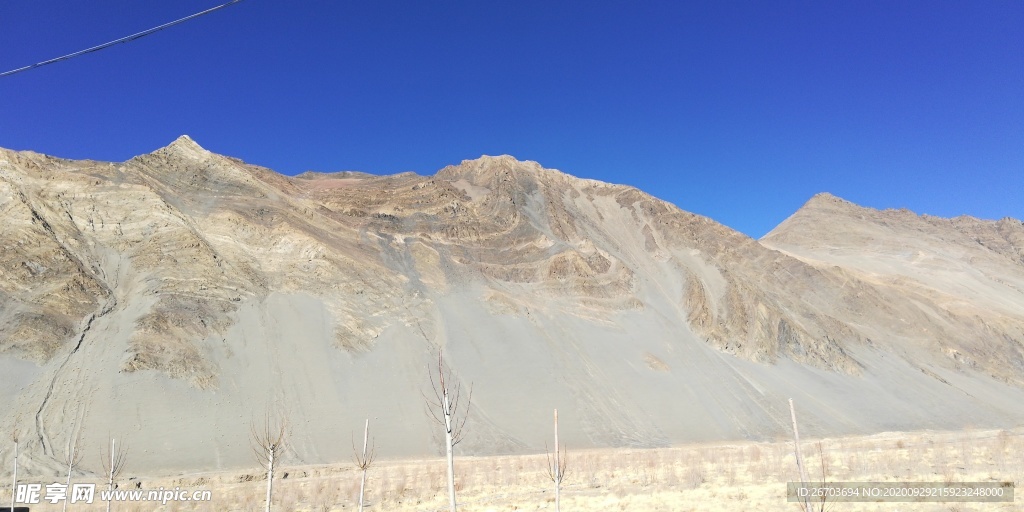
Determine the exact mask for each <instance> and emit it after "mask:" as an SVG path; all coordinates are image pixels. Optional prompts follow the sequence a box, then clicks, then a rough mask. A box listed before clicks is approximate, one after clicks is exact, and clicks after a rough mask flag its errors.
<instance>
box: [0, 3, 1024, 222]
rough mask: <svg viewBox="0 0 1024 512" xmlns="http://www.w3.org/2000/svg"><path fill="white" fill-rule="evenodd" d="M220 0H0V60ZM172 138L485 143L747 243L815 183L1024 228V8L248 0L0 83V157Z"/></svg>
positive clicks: (108, 149)
mask: <svg viewBox="0 0 1024 512" xmlns="http://www.w3.org/2000/svg"><path fill="white" fill-rule="evenodd" d="M218 3H220V0H213V1H199V0H180V1H175V2H148V1H146V2H143V1H139V0H92V1H89V2H69V1H51V0H31V1H29V0H5V1H4V2H2V3H0V68H2V69H0V71H6V70H8V69H13V68H17V67H21V66H23V65H27V64H31V63H34V62H38V61H41V60H45V59H48V58H52V57H56V56H58V55H63V54H66V53H69V52H72V51H76V50H80V49H83V48H85V47H89V46H93V45H96V44H99V43H103V42H106V41H109V40H112V39H116V38H118V37H122V36H125V35H128V34H131V33H134V32H137V31H141V30H144V29H147V28H150V27H152V26H155V25H159V24H161V23H164V22H167V21H171V20H173V19H176V18H180V17H183V16H186V15H188V14H192V13H193V12H196V11H200V10H202V9H205V8H208V7H212V6H213V5H216V4H218ZM183 133H187V134H189V135H191V136H192V137H193V138H195V139H196V140H197V141H198V142H199V143H200V144H202V145H203V146H205V147H206V148H207V149H210V150H212V151H215V152H218V153H223V154H227V155H231V156H235V157H238V158H241V159H243V160H246V161H248V162H251V163H255V164H260V165H265V166H268V167H270V168H273V169H275V170H277V171H279V172H282V173H285V174H296V173H299V172H302V171H305V170H320V171H334V170H362V171H367V172H373V173H394V172H403V171H410V170H411V171H415V172H418V173H420V174H432V173H433V172H435V171H436V170H438V169H440V168H442V167H443V166H445V165H447V164H451V163H458V162H459V161H461V160H463V159H467V158H475V157H477V156H480V155H482V154H490V155H494V154H510V155H513V156H515V157H517V158H519V159H524V160H536V161H538V162H540V163H541V164H543V165H544V166H546V167H551V168H557V169H560V170H562V171H565V172H567V173H570V174H573V175H576V176H580V177H585V178H592V179H599V180H603V181H608V182H614V183H625V184H629V185H634V186H637V187H639V188H641V189H643V190H645V191H647V192H650V193H652V194H654V195H656V196H658V197H660V198H662V199H665V200H668V201H671V202H673V203H675V204H677V205H678V206H679V207H681V208H683V209H684V210H689V211H692V212H696V213H700V214H703V215H707V216H710V217H712V218H714V219H715V220H718V221H719V222H722V223H724V224H726V225H728V226H730V227H733V228H735V229H738V230H740V231H742V232H744V233H746V234H748V235H751V236H753V237H755V238H756V237H760V236H761V235H763V234H764V233H766V232H767V231H769V230H770V229H771V228H773V227H774V226H775V225H777V224H778V223H779V222H781V221H782V220H783V219H785V218H786V217H787V216H788V215H790V214H791V213H792V212H793V211H795V210H796V209H797V208H799V207H800V205H802V204H803V203H804V202H805V201H806V200H807V199H808V198H810V197H811V196H812V195H814V194H815V193H818V192H823V191H828V192H831V193H833V194H836V195H839V196H841V197H844V198H846V199H849V200H851V201H854V202H857V203H859V204H863V205H866V206H872V207H876V208H889V207H892V208H900V207H906V208H910V209H912V210H914V211H916V212H918V213H930V214H934V215H941V216H956V215H959V214H969V215H974V216H977V217H981V218H991V219H995V218H1000V217H1004V216H1012V217H1016V218H1018V219H1021V218H1024V2H1021V1H1019V0H1012V1H999V0H993V1H983V2H977V1H970V2H946V1H935V0H930V1H922V2H911V1H884V2H883V1H871V0H858V1H852V0H851V1H843V2H838V1H820V0H819V1H808V2H791V1H781V2H778V1H776V2H737V1H728V0H721V1H717V0H716V1H701V2H675V1H673V2H598V1H588V2H581V1H576V2H531V1H515V2H513V1H493V2H458V1H453V2H387V1H383V2H347V1H337V0H310V1H302V2H284V1H271V0H245V1H243V2H241V3H239V4H237V5H234V6H231V7H229V8H227V9H223V10H221V11H218V12H215V13H212V14H210V15H208V16H205V17H202V18H199V19H197V20H194V21H191V22H189V23H185V24H182V25H179V26H176V27H172V28H170V29H168V30H165V31H162V32H159V33H156V34H154V35H151V36H149V37H147V38H144V39H140V40H137V41H134V42H131V43H127V44H123V45H117V46H115V47H112V48H110V49H107V50H104V51H101V52H97V53H93V54H89V55H85V56H83V57H79V58H77V59H73V60H70V61H67V62H61V63H57V64H53V65H50V66H46V67H43V68H39V69H36V70H32V71H28V72H25V73H20V74H18V75H13V76H10V77H6V78H0V147H6V148H10V149H31V150H35V151H39V152H43V153H48V154H52V155H57V156H62V157H68V158H92V159H99V160H114V161H120V160H126V159H128V158H130V157H132V156H134V155H137V154H141V153H146V152H149V151H152V150H154V149H156V148H158V147H160V146H164V145H166V144H167V143H169V142H170V141H172V140H173V139H174V138H175V137H177V136H178V135H180V134H183Z"/></svg>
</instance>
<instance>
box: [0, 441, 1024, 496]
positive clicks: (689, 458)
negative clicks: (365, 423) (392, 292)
mask: <svg viewBox="0 0 1024 512" xmlns="http://www.w3.org/2000/svg"><path fill="white" fill-rule="evenodd" d="M819 445H820V452H819ZM802 446H803V449H804V456H805V458H806V459H807V462H808V468H809V478H810V479H811V480H814V481H820V480H821V479H822V466H824V478H825V479H826V480H828V481H890V482H895V481H921V482H958V481H961V482H963V481H1009V482H1014V484H1015V486H1018V487H1019V484H1020V483H1021V482H1024V429H1014V430H983V431H982V430H967V431H962V432H930V431H929V432H899V433H885V434H878V435H873V436H862V437H845V438H834V439H820V440H816V439H808V440H806V441H805V442H803V443H802ZM569 456H570V464H569V468H570V469H569V471H570V472H569V475H568V477H567V479H566V483H565V485H564V486H563V492H562V510H565V511H567V512H569V511H587V512H597V511H636V512H654V511H665V512H669V511H672V512H685V511H772V510H789V511H798V510H801V509H800V507H799V506H798V505H797V504H794V503H787V502H786V499H785V482H787V481H793V480H798V479H799V477H798V473H797V470H796V464H795V457H794V455H793V444H792V442H791V441H789V440H782V439H780V440H779V441H777V442H769V443H754V442H744V443H731V444H697V445H685V446H678V447H673V448H662V449H650V450H625V449H617V450H611V449H607V450H587V451H575V452H572V451H570V452H569ZM129 462H130V461H129ZM822 462H824V464H822ZM545 464H546V458H545V456H544V455H539V456H537V455H534V456H496V457H461V458H458V459H457V460H456V473H457V475H456V477H457V488H458V492H459V503H460V510H465V511H467V512H470V511H479V512H490V511H495V512H497V511H501V512H504V511H534V510H554V498H553V491H552V489H551V484H550V481H549V480H548V477H547V472H546V470H545ZM129 471H130V468H129ZM278 475H279V477H278V478H279V479H278V480H277V481H276V483H275V492H274V498H275V499H274V510H280V511H309V512H326V511H333V512H337V511H343V510H346V511H347V510H354V509H356V508H357V507H356V503H357V494H358V489H359V482H358V473H357V471H356V470H355V469H354V468H353V467H352V466H351V465H345V464H338V465H328V466H300V467H296V466H288V465H287V464H285V465H284V466H283V468H282V470H281V471H280V472H279V473H278ZM130 478H131V480H129V479H130ZM61 480H63V479H61ZM99 480H100V479H99V478H95V479H89V478H87V477H81V478H76V479H75V480H74V481H75V482H98V481H99ZM34 481H37V482H40V483H43V484H46V483H52V481H53V480H45V479H43V480H40V479H35V480H34ZM121 485H122V487H124V486H126V485H127V486H130V487H135V486H136V485H138V486H139V487H140V488H142V489H155V488H158V487H164V488H174V487H180V488H182V489H189V490H198V489H208V490H210V491H211V492H212V496H213V500H212V501H211V502H208V503H202V504H199V503H185V502H170V503H167V504H166V505H162V506H161V505H159V504H153V503H115V504H114V507H113V510H117V511H131V512H135V511H138V512H141V511H148V510H162V511H185V510H199V511H217V512H220V511H257V510H262V509H263V508H262V507H263V501H262V500H263V497H264V493H265V488H266V481H265V479H263V477H261V476H260V474H259V472H258V471H256V469H255V468H254V469H253V470H252V471H248V472H246V471H226V472H219V473H203V474H190V475H182V476H161V477H151V478H145V477H127V478H124V479H122V481H121ZM445 485H446V484H445V467H444V460H443V458H437V459H429V460H381V461H378V462H376V463H375V464H374V466H373V468H372V469H371V470H370V473H369V479H368V482H367V492H368V502H369V504H370V506H369V507H368V509H367V510H370V511H395V512H403V511H410V512H411V511H443V510H447V495H446V490H445ZM9 492H10V491H9V489H4V492H3V493H2V496H4V497H3V498H2V499H3V501H2V503H4V504H6V503H7V500H9V496H10V494H9ZM59 507H60V505H59V504H58V505H49V504H45V505H40V506H33V507H32V510H60V508H59ZM104 508H105V505H100V504H94V505H92V506H89V505H81V504H73V505H69V506H68V510H75V511H77V510H102V509H104ZM825 509H826V510H836V511H886V512H894V511H899V512H906V511H936V512H938V511H941V512H966V511H975V510H978V511H988V510H998V511H1011V510H1012V511H1016V510H1024V501H1022V500H1021V499H1020V498H1018V499H1017V500H1015V502H1014V503H925V504H908V503H828V504H826V506H825ZM816 510H817V509H816Z"/></svg>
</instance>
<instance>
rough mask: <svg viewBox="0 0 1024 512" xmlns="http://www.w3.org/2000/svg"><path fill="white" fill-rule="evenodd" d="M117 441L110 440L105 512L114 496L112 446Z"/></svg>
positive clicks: (108, 511) (108, 510)
mask: <svg viewBox="0 0 1024 512" xmlns="http://www.w3.org/2000/svg"><path fill="white" fill-rule="evenodd" d="M116 444H117V440H115V439H111V440H110V475H109V477H108V478H107V512H110V502H111V498H113V494H114V446H115V445H116Z"/></svg>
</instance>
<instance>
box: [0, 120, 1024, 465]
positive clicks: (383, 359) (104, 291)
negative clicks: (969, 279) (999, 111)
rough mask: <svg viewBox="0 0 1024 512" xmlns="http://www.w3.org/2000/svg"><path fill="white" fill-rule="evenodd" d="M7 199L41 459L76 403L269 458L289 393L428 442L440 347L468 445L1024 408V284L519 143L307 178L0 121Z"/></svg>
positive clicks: (14, 397) (620, 439)
mask: <svg viewBox="0 0 1024 512" xmlns="http://www.w3.org/2000/svg"><path fill="white" fill-rule="evenodd" d="M0 209H2V210H3V212H4V214H5V220H7V222H6V223H5V225H4V226H2V227H0V236H2V239H0V243H3V244H4V247H5V251H4V255H3V258H4V266H3V267H2V274H0V293H2V294H3V299H4V301H3V305H2V306H0V335H2V338H0V372H4V373H5V375H8V376H10V378H8V379H5V380H4V382H3V383H2V384H0V406H3V407H4V408H5V410H9V411H13V414H9V415H7V416H6V417H4V418H3V419H0V429H5V430H13V429H17V430H18V431H20V432H21V433H22V434H23V437H24V438H25V439H26V444H27V450H28V453H29V457H30V459H31V462H30V463H29V467H30V469H31V470H33V471H51V470H54V469H55V468H56V467H57V466H58V463H57V462H56V461H57V460H59V459H60V458H61V450H62V447H63V446H64V445H65V444H66V442H67V439H68V438H69V436H70V435H72V434H73V433H74V432H76V431H81V432H82V434H83V439H84V443H85V446H86V449H87V450H91V451H96V452H97V453H98V450H99V447H100V446H101V445H102V443H103V442H104V440H105V438H106V436H107V435H108V433H109V434H112V435H115V436H118V437H124V436H125V435H127V436H128V437H130V438H131V439H132V444H133V454H132V457H133V460H132V463H133V466H134V467H136V468H150V469H161V470H162V469H191V470H196V469H205V468H221V467H230V466H239V465H246V464H250V463H251V461H249V451H248V447H247V446H246V444H247V443H246V434H247V432H248V429H249V423H250V422H251V421H253V420H254V419H257V418H259V417H260V416H261V415H262V414H263V412H264V411H266V410H268V409H269V410H272V411H274V412H275V413H280V414H283V415H286V416H288V418H289V423H290V425H291V426H292V437H293V444H292V446H293V449H294V453H292V454H291V455H290V456H291V457H292V458H293V460H296V461H304V462H319V461H333V460H339V459H341V458H347V457H348V456H349V453H348V450H349V448H350V446H349V443H348V441H347V440H345V439H344V438H345V437H346V433H347V432H349V431H351V430H354V429H356V428H357V427H358V426H359V425H361V421H362V418H366V417H371V418H373V423H374V424H375V425H376V432H377V439H378V441H379V446H380V447H381V450H382V452H384V453H387V454H390V455H415V454H424V453H429V452H431V451H432V450H436V449H437V447H438V446H439V443H438V441H439V440H438V436H437V430H438V429H437V428H436V427H435V426H433V425H432V424H431V423H430V419H429V416H428V415H427V413H426V412H425V411H424V410H423V401H422V397H421V393H422V392H427V393H429V390H428V388H429V380H428V375H427V371H428V367H429V364H430V363H431V361H435V360H436V354H437V351H438V350H443V352H444V354H445V358H446V361H447V362H448V363H449V364H450V365H451V366H452V367H453V369H455V371H456V372H457V373H458V374H459V375H460V376H461V378H462V379H463V380H464V381H466V382H467V383H469V382H472V383H473V387H474V393H473V397H474V398H473V406H472V411H471V415H470V423H469V424H468V425H467V433H468V438H467V440H466V442H465V443H463V444H462V445H460V448H461V449H463V450H465V451H466V452H468V453H495V452H523V451H535V450H539V449H541V448H542V447H543V446H544V441H545V435H546V432H547V431H548V427H547V421H548V415H549V411H550V409H552V408H554V407H557V408H559V409H560V411H563V414H562V416H563V424H562V430H563V436H564V437H565V438H566V440H567V442H569V443H571V444H572V445H573V446H581V447H582V446H623V445H628V446H658V445H665V444H670V443H673V442H680V441H684V440H711V439H731V438H766V437H774V436H777V435H782V434H784V433H785V432H786V431H787V426H786V425H787V421H788V420H787V418H788V411H786V410H785V403H786V399H787V398H789V397H793V398H795V399H796V400H797V402H798V403H800V404H806V409H807V410H806V412H804V413H802V417H804V418H806V419H805V420H802V421H803V422H805V423H806V425H807V426H806V427H805V429H806V431H807V432H808V433H809V434H810V435H815V434H825V433H828V434H839V433H852V432H868V431H877V430H893V429H907V428H924V427H949V428H953V427H958V426H962V422H963V421H965V420H963V419H961V418H970V421H971V422H972V423H973V424H975V425H993V426H1000V425H1009V424H1016V423H1018V422H1019V421H1020V419H1021V417H1024V406H1022V405H1021V404H1024V400H1022V399H1024V393H1022V391H1021V389H1020V388H1018V387H1016V386H1015V384H1019V383H1020V382H1021V378H1022V377H1024V369H1021V368H1017V367H1016V366H1014V364H1015V362H1014V361H1015V360H1014V359H1013V358H1012V357H1011V356H1012V354H1013V353H1014V352H1013V351H1015V350H1017V349H1018V348H1019V347H1020V343H1021V340H1022V339H1024V336H1022V335H1021V333H1022V331H1021V325H1024V322H1022V321H1021V319H1020V317H1019V315H1015V314H1014V307H1015V305H1018V304H1020V303H1019V302H1015V301H1018V300H1019V296H1014V295H1012V294H1010V295H1007V297H1006V300H1008V301H1009V302H1008V303H1007V304H1008V306H1007V307H1006V308H1005V309H1004V310H993V311H990V312H989V313H987V315H988V316H984V317H980V318H981V320H980V321H977V322H976V323H971V320H970V318H971V317H969V316H967V315H966V314H962V313H961V312H959V310H946V309H943V308H944V307H945V303H939V302H934V303H927V304H930V306H929V307H931V308H933V309H934V311H930V310H927V309H922V308H919V307H917V306H914V307H909V306H906V304H904V303H905V302H907V297H912V299H913V300H914V301H915V302H914V303H915V304H916V303H917V302H921V300H922V299H921V297H919V296H918V295H908V294H911V293H917V291H916V289H914V288H912V287H908V286H892V285H889V284H886V282H884V281H882V282H880V281H879V280H878V279H877V278H876V276H874V275H869V274H867V273H865V272H864V271H863V270H862V269H860V268H859V267H858V266H857V264H856V261H853V262H841V263H843V264H827V263H823V262H822V261H820V260H817V259H814V258H812V257H810V256H807V255H806V254H804V252H806V251H809V250H810V249H805V248H806V247H811V244H810V243H809V241H813V240H815V239H816V237H813V236H809V237H806V239H805V238H801V236H802V235H801V234H800V231H801V229H802V228H800V226H799V225H797V224H794V226H795V227H793V228H792V229H783V228H785V227H786V224H784V225H783V226H780V230H782V231H780V230H776V231H777V232H778V233H776V232H773V235H772V236H770V237H767V238H766V239H765V240H763V241H761V242H759V241H755V240H752V239H750V238H748V237H746V236H744V235H742V234H740V233H737V232H735V231H733V230H731V229H729V228H727V227H725V226H722V225H721V224H718V223H716V222H714V221H712V220H710V219H707V218H704V217H700V216H697V215H693V214H690V213H687V212H684V211H682V210H680V209H678V208H676V207H675V206H673V205H671V204H668V203H665V202H663V201H660V200H658V199H656V198H654V197H651V196H650V195H647V194H645V193H643V192H641V191H639V190H636V189H633V188H630V187H625V186H619V185H610V184H606V183H600V182H595V181H589V180H581V179H578V178H574V177H572V176H569V175H567V174H564V173H561V172H559V171H555V170H550V169H544V168H542V167H541V166H540V165H538V164H536V163H533V162H520V161H517V160H515V159H513V158H511V157H508V156H501V157H481V158H479V159H477V160H468V161H464V162H462V163H461V164H459V165H455V166H449V167H446V168H444V169H442V170H440V171H438V173H437V174H435V175H433V176H418V175H415V174H412V173H405V174H398V175H393V176H373V175H368V174H362V173H334V174H331V173H306V174H303V175H300V176H296V177H286V176H282V175H279V174H277V173H275V172H273V171H271V170H269V169H265V168H261V167H258V166H253V165H248V164H245V163H244V162H241V161H239V160H236V159H232V158H229V157H224V156H220V155H216V154H213V153H210V152H208V151H206V150H204V149H203V148H201V147H200V146H199V145H198V144H196V143H195V142H194V141H192V140H191V139H189V138H188V137H181V138H179V139H178V140H176V141H175V142H174V143H172V144H171V145H169V146H167V147H166V148H162V149H160V150H157V151H155V152H153V153H150V154H147V155H141V156H139V157H136V158H133V159H131V160H129V161H127V162H123V163H105V162H91V161H68V160H60V159H55V158H52V157H47V156H43V155H38V154H34V153H30V152H21V153H18V152H12V151H7V150H0ZM799 215H800V214H798V215H797V216H794V218H796V217H798V216H799ZM791 220H792V219H791ZM819 220H820V219H819ZM787 222H788V221H787ZM787 230H788V231H789V232H790V233H791V234H790V235H788V238H786V237H783V235H781V234H780V233H782V232H783V231H787ZM1013 233H1015V232H1013V231H1012V230H1011V232H1010V235H1007V237H1004V240H1005V243H1004V244H1003V245H1000V247H1001V249H1000V251H1003V252H1000V253H999V254H1003V253H1006V254H1012V251H1014V250H1019V248H1020V245H1019V244H1018V243H1017V242H1016V241H1014V240H1016V239H1014V238H1013V236H1015V235H1013ZM775 240H780V241H787V240H788V242H787V243H786V244H785V245H774V241H775ZM780 243H781V242H780ZM993 243H995V242H994V241H993ZM851 244H853V245H854V246H853V247H851V248H850V249H849V250H850V251H852V253H854V254H855V253H856V247H855V246H856V243H854V242H851ZM921 244H922V249H921V250H922V251H925V250H930V249H929V247H930V245H929V244H931V242H930V241H928V240H925V241H922V242H921ZM1015 244H1016V245H1015ZM802 251H804V252H802ZM1007 258H1008V259H1009V257H1007ZM853 260H856V258H853ZM992 265H994V266H992V267H991V268H990V269H989V270H988V271H989V272H992V273H994V275H996V276H1004V277H1003V278H1005V279H1007V280H1009V281H1008V282H1016V281H1013V280H1015V279H1017V278H1016V277H1015V274H1013V272H1012V271H1007V272H1009V273H1006V274H1005V275H1004V274H1000V272H1003V270H1002V269H1001V267H999V265H996V264H995V263H992ZM920 281H922V282H925V283H927V282H928V279H927V276H923V277H921V279H920ZM957 282H959V281H957ZM964 286H969V285H964ZM955 290H956V289H955V288H954V289H953V291H955ZM947 291H948V290H947ZM962 300H963V301H964V302H965V303H968V304H969V303H971V302H972V301H973V300H974V296H971V295H965V296H964V297H963V299H962ZM1017 311H1019V309H1018V310H1017ZM951 326H952V327H951ZM949 333H955V334H957V335H965V334H969V333H973V335H974V336H975V338H976V339H979V340H984V341H983V342H979V343H985V344H986V345H985V346H986V347H989V348H991V350H988V351H975V352H965V350H966V349H967V348H970V347H969V346H968V345H966V344H965V343H967V342H964V341H963V340H951V339H950V338H948V337H947V335H948V334H949ZM949 350H953V351H956V352H955V353H954V355H953V356H949V355H948V354H950V352H949ZM955 354H968V355H969V356H970V357H971V361H972V363H973V364H962V363H961V361H960V360H958V359H957V358H956V356H955ZM134 447H142V448H140V449H137V450H136V449H135V448H134Z"/></svg>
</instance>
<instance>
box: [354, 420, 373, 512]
mask: <svg viewBox="0 0 1024 512" xmlns="http://www.w3.org/2000/svg"><path fill="white" fill-rule="evenodd" d="M369 437H370V420H369V419H367V420H366V425H365V426H364V427H363V451H362V453H360V452H358V451H356V447H355V441H353V442H352V453H353V454H354V455H353V457H354V459H355V463H356V467H357V468H359V469H360V470H361V471H362V473H363V475H362V479H361V480H360V481H359V512H363V491H364V490H365V489H366V471H367V470H368V469H370V466H372V465H373V459H374V458H375V457H376V456H377V446H376V443H374V446H373V448H371V449H370V453H369V454H367V453H366V445H367V441H369Z"/></svg>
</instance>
